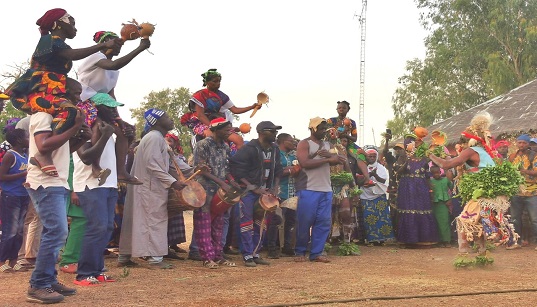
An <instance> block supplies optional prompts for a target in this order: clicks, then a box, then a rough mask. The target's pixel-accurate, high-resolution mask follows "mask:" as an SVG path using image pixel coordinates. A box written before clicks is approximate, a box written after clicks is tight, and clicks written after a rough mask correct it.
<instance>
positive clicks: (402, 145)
mask: <svg viewBox="0 0 537 307" xmlns="http://www.w3.org/2000/svg"><path fill="white" fill-rule="evenodd" d="M395 147H399V148H401V149H405V145H404V144H403V143H397V144H395V145H393V148H395Z"/></svg>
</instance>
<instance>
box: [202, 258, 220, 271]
mask: <svg viewBox="0 0 537 307" xmlns="http://www.w3.org/2000/svg"><path fill="white" fill-rule="evenodd" d="M203 266H204V267H206V268H209V269H218V263H216V262H214V261H212V260H206V261H203Z"/></svg>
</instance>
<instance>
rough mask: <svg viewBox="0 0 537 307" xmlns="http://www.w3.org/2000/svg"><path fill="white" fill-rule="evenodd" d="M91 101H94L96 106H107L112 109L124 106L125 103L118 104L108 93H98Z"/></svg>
mask: <svg viewBox="0 0 537 307" xmlns="http://www.w3.org/2000/svg"><path fill="white" fill-rule="evenodd" d="M91 101H93V102H94V103H95V104H96V105H105V106H107V107H110V108H115V107H122V106H124V104H123V103H121V102H117V101H116V100H115V99H114V98H113V97H112V96H110V95H108V94H106V93H97V94H95V95H93V97H91Z"/></svg>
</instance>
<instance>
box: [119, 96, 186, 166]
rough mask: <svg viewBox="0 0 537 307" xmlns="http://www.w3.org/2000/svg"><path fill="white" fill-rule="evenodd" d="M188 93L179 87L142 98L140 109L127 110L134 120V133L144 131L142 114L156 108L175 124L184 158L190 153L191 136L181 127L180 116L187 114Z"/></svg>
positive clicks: (175, 131)
mask: <svg viewBox="0 0 537 307" xmlns="http://www.w3.org/2000/svg"><path fill="white" fill-rule="evenodd" d="M190 96H191V94H190V91H189V89H187V88H184V87H181V88H179V89H174V90H172V89H169V88H166V89H164V90H161V91H159V92H154V91H151V93H149V95H147V96H146V97H144V99H145V101H144V102H142V103H141V104H140V107H138V108H133V109H129V110H130V111H131V113H132V117H133V118H134V119H136V125H135V126H136V131H137V133H140V132H141V131H143V129H144V124H145V119H144V112H145V111H147V110H148V109H150V108H157V109H161V110H164V111H166V113H167V114H168V116H169V117H170V118H171V119H173V121H174V123H175V129H174V133H176V134H177V135H178V136H179V139H180V140H181V144H182V146H183V149H184V150H185V156H187V157H188V155H189V154H190V153H191V152H192V151H191V149H190V146H189V145H188V144H189V143H190V139H191V137H192V134H191V132H190V130H189V129H188V128H187V127H184V126H181V116H182V115H183V114H184V113H185V112H188V100H189V99H190Z"/></svg>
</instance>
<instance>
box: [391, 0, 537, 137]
mask: <svg viewBox="0 0 537 307" xmlns="http://www.w3.org/2000/svg"><path fill="white" fill-rule="evenodd" d="M416 4H417V6H418V8H419V9H421V10H422V13H421V16H420V21H421V23H422V25H423V27H424V28H425V29H427V30H429V31H431V34H430V35H429V36H428V37H427V38H426V40H425V45H426V48H427V53H426V57H425V59H424V60H419V59H414V60H411V61H409V62H407V67H406V70H407V73H406V74H405V75H403V76H402V77H400V78H399V84H400V86H399V87H398V88H397V90H396V92H395V94H394V96H393V98H392V109H393V111H394V114H395V117H396V119H397V120H396V122H397V123H398V125H394V124H395V121H391V122H388V127H390V128H391V129H392V131H393V132H394V135H401V134H404V133H405V132H408V131H409V130H410V129H411V128H412V127H414V126H416V125H421V126H429V125H431V124H434V123H436V122H438V121H440V120H443V119H446V118H448V117H451V116H453V115H456V114H457V113H459V112H461V111H463V110H466V109H468V108H470V107H472V106H475V105H477V104H480V103H482V102H484V101H486V100H488V99H491V98H493V97H496V96H498V95H500V94H504V93H506V92H507V91H509V90H511V89H513V88H515V87H517V86H520V85H522V84H524V83H526V82H528V81H530V80H532V79H534V78H535V76H536V71H535V67H536V66H537V48H535V46H536V45H537V1H527V0H479V1H478V0H416ZM400 121H402V122H404V123H405V124H404V125H403V130H402V131H401V130H398V129H400V128H401V125H400ZM390 124H391V125H392V126H390Z"/></svg>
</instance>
